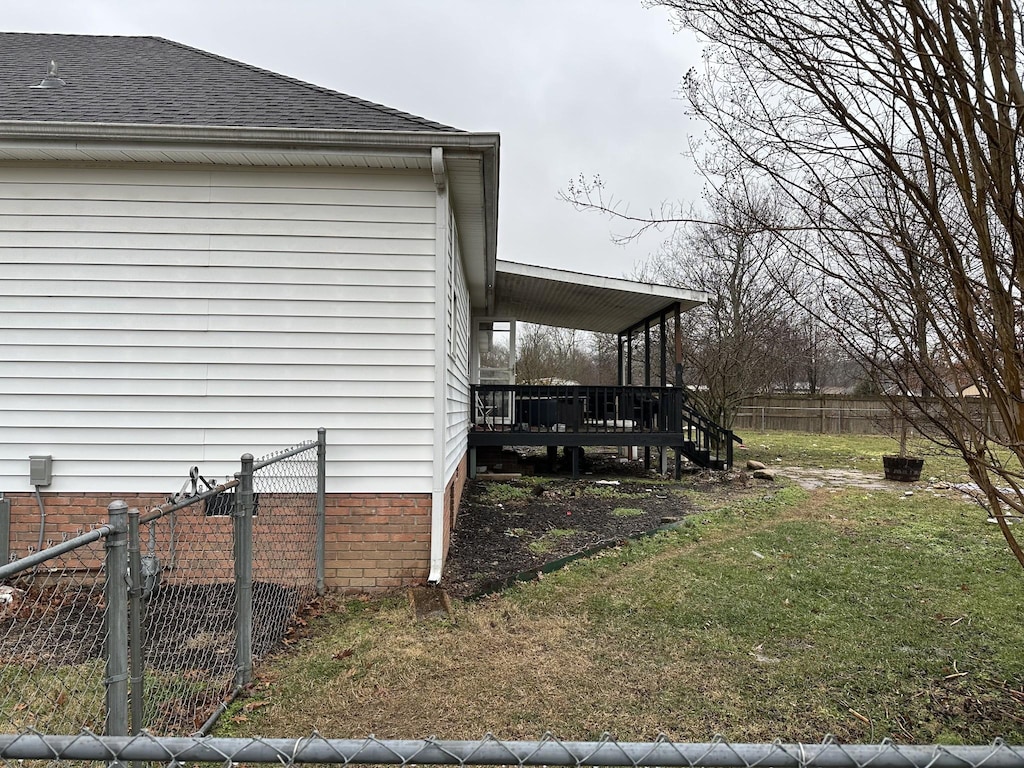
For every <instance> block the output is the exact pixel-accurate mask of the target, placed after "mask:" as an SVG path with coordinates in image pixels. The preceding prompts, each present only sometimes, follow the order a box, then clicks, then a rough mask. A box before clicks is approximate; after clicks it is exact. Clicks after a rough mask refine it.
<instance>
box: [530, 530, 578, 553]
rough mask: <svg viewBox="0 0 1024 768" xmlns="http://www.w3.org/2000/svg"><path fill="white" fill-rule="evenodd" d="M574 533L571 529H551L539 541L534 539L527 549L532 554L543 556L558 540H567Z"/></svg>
mask: <svg viewBox="0 0 1024 768" xmlns="http://www.w3.org/2000/svg"><path fill="white" fill-rule="evenodd" d="M575 533H576V531H575V530H574V529H572V528H552V529H551V530H550V531H547V532H545V533H544V535H543V536H541V537H540V538H539V539H534V540H533V541H531V542H530V543H529V544H527V548H528V549H529V550H530V551H531V552H533V553H534V554H537V555H543V554H544V553H545V552H550V551H551V550H552V549H554V548H555V546H556V545H557V542H558V540H559V539H564V538H568V537H569V536H572V535H573V534H575Z"/></svg>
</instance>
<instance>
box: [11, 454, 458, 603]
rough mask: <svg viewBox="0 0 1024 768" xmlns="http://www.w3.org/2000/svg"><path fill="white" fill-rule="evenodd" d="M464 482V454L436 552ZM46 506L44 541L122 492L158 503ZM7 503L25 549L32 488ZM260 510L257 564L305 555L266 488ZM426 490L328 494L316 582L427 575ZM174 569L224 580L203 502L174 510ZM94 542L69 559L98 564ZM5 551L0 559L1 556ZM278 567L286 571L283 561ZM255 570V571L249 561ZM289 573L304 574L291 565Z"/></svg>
mask: <svg viewBox="0 0 1024 768" xmlns="http://www.w3.org/2000/svg"><path fill="white" fill-rule="evenodd" d="M465 482H466V459H465V458H463V460H462V462H460V464H459V467H458V468H457V470H456V472H455V475H454V476H453V478H452V480H451V481H450V482H449V483H448V487H447V488H446V490H445V496H444V554H445V556H447V553H448V546H449V542H450V539H451V532H452V530H453V529H454V526H455V521H456V518H457V515H458V507H459V502H460V500H461V498H462V490H463V487H464V486H465ZM42 496H43V502H44V505H45V507H46V531H45V536H44V542H43V546H44V548H45V547H47V546H52V545H53V544H57V543H60V542H61V541H63V540H65V539H68V538H72V537H74V536H78V535H80V534H82V533H85V532H87V531H89V530H91V529H92V528H95V527H96V526H98V525H103V524H104V523H106V522H107V506H108V505H109V504H110V503H111V502H112V501H114V500H116V499H122V500H123V501H125V502H126V503H127V504H128V506H129V507H136V508H138V509H139V510H141V511H142V512H143V513H145V511H146V510H148V509H150V508H152V507H155V506H158V505H160V504H162V503H163V502H165V501H166V497H165V496H158V495H153V494H138V493H134V494H133V493H127V494H113V493H111V494H55V493H43V494H42ZM6 498H8V499H9V500H10V501H11V528H10V541H11V545H10V546H11V553H13V554H14V555H16V556H17V557H24V556H25V555H28V554H30V553H31V552H33V551H35V550H36V548H37V545H38V543H39V507H38V505H37V504H36V499H35V496H34V495H33V494H32V493H8V494H6ZM260 512H261V513H262V514H258V515H257V517H256V519H255V520H254V521H253V531H254V535H255V540H254V551H255V554H256V558H257V563H259V562H260V560H261V559H263V558H266V559H270V560H274V561H275V565H276V566H277V567H278V569H277V570H276V571H275V572H277V573H280V565H281V564H282V563H287V562H296V563H298V562H299V561H303V563H305V562H307V561H308V559H309V558H308V555H309V549H310V546H311V545H310V543H309V542H310V540H309V539H308V537H307V535H306V532H305V531H301V532H300V531H299V530H298V529H297V528H295V527H294V526H295V519H294V515H293V516H291V518H290V519H289V520H288V522H287V524H286V523H284V522H283V521H282V520H281V518H280V517H278V516H277V515H274V514H273V499H272V497H271V496H269V495H265V496H264V498H262V499H261V501H260ZM430 513H431V495H430V494H429V493H421V494H417V493H397V494H396V493H350V494H328V495H327V497H326V500H325V521H324V522H325V524H324V528H325V545H324V550H325V563H324V583H325V586H326V587H327V588H328V589H335V590H340V591H344V592H379V591H384V590H388V589H394V588H397V587H402V586H407V585H410V584H421V583H423V582H424V581H426V578H427V575H428V572H429V567H430ZM156 531H157V533H156V543H157V546H156V552H157V554H158V555H159V556H160V558H161V562H162V563H164V564H165V565H166V564H167V563H168V562H169V559H170V558H169V555H168V552H169V541H170V526H169V521H168V520H166V519H164V520H161V521H160V522H159V523H157V526H156ZM174 539H175V550H174V566H175V567H174V569H173V572H172V571H168V572H167V573H166V574H165V576H164V578H165V580H166V581H167V582H168V583H170V582H173V581H176V580H183V581H189V582H192V583H209V582H215V581H225V580H230V579H231V578H232V564H231V549H232V544H231V519H230V518H229V517H206V516H205V515H204V514H203V513H202V510H200V509H198V508H197V509H196V510H191V509H190V510H187V511H185V512H183V513H181V514H180V515H179V516H178V520H177V521H176V527H175V534H174ZM147 543H148V530H144V531H143V532H142V549H143V551H144V552H145V550H146V548H147ZM102 551H103V550H102V544H99V545H94V546H93V547H92V549H91V550H90V552H89V553H82V555H83V556H84V557H85V558H86V559H85V560H82V561H81V562H79V563H78V565H82V566H87V567H90V568H92V567H98V566H99V564H100V563H99V559H100V558H101V557H102ZM5 555H6V553H0V558H3V560H4V561H6V557H5ZM286 572H287V569H286ZM254 575H255V577H256V578H257V579H259V568H258V567H257V569H256V572H255V574H254ZM294 578H295V579H296V580H297V581H298V580H300V579H306V578H308V573H307V572H306V571H305V570H302V569H300V568H296V569H295V574H294Z"/></svg>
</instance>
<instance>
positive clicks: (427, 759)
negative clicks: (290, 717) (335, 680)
mask: <svg viewBox="0 0 1024 768" xmlns="http://www.w3.org/2000/svg"><path fill="white" fill-rule="evenodd" d="M0 759H3V760H23V759H51V760H52V759H58V760H104V761H108V760H111V759H117V760H119V761H121V762H127V761H134V760H138V761H160V762H173V763H177V764H181V763H185V762H216V763H221V764H223V765H231V764H234V763H240V762H250V763H275V764H278V765H282V764H283V765H293V764H305V763H314V764H316V763H340V764H344V765H350V764H371V763H376V764H400V765H409V764H420V765H424V764H435V765H460V766H465V765H519V766H526V765H531V766H532V765H565V766H575V767H577V768H578V767H579V766H584V765H586V766H632V767H633V768H639V767H640V766H644V767H646V766H685V767H686V768H693V767H694V766H704V767H705V768H753V767H754V766H757V768H805V767H806V768H811V767H813V768H866V767H867V766H868V765H870V766H871V768H978V767H979V766H981V765H984V766H985V768H1021V766H1024V747H1021V746H1012V745H1008V744H1005V743H1004V742H1002V741H1001V740H996V741H995V742H993V743H992V744H989V745H987V746H938V745H925V746H918V745H909V746H908V745H899V744H894V743H892V742H888V741H885V742H882V743H881V744H852V745H842V744H838V743H836V742H835V741H833V740H831V739H826V740H825V741H824V742H822V743H820V744H799V743H792V744H785V743H781V742H776V743H772V744H730V743H729V742H727V741H725V740H723V739H719V740H715V741H712V742H707V743H683V742H672V741H669V740H668V739H665V738H659V739H658V740H656V741H653V742H619V741H616V740H614V739H612V738H611V737H605V738H603V739H602V740H600V741H584V742H571V741H561V740H560V739H557V738H555V737H554V736H550V735H548V736H545V737H544V738H543V739H541V740H540V741H501V740H499V739H497V738H495V737H493V736H490V735H488V736H485V737H484V738H483V739H481V740H479V741H443V740H438V739H433V738H430V739H420V740H393V741H388V740H383V739H377V738H375V737H373V736H370V737H368V738H365V739H326V738H323V737H321V736H320V735H318V734H315V733H314V734H313V735H312V736H309V737H304V738H299V739H266V738H219V737H218V738H214V737H199V736H191V737H156V736H152V735H150V734H148V733H145V732H143V733H142V734H139V735H137V736H98V735H96V734H94V733H92V732H89V731H86V732H83V733H80V734H78V735H75V736H46V735H43V734H40V733H38V732H35V731H27V732H22V733H18V734H4V735H0Z"/></svg>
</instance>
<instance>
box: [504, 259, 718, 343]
mask: <svg viewBox="0 0 1024 768" xmlns="http://www.w3.org/2000/svg"><path fill="white" fill-rule="evenodd" d="M707 298H708V295H707V294H706V293H704V292H703V291H689V290H685V289H683V288H672V287H670V286H667V285H657V284H655V283H642V282H638V281H635V280H625V279H623V278H615V277H599V276H597V275H586V274H583V273H581V272H568V271H566V270H561V269H551V268H549V267H535V266H532V265H530V264H518V263H516V262H513V261H501V260H499V261H498V266H497V272H496V274H495V289H494V316H495V317H509V318H514V319H515V320H517V321H521V322H527V323H537V324H539V325H553V326H557V327H560V328H578V329H580V330H585V331H596V332H598V333H619V332H622V331H624V330H626V329H628V328H632V327H633V326H635V325H637V324H638V323H642V322H643V321H644V320H645V319H646V318H649V317H652V316H655V315H658V314H659V313H661V312H663V311H665V310H667V309H669V308H671V307H674V306H675V305H676V304H677V303H678V304H679V306H680V309H681V310H682V311H684V312H685V311H687V310H690V309H693V308H694V307H696V306H698V305H699V304H703V303H704V302H706V301H707Z"/></svg>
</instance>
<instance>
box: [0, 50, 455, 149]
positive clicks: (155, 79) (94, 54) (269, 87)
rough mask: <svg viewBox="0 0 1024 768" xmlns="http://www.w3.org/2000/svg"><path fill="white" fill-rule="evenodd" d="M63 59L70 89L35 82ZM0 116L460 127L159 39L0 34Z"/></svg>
mask: <svg viewBox="0 0 1024 768" xmlns="http://www.w3.org/2000/svg"><path fill="white" fill-rule="evenodd" d="M51 60H53V61H56V63H57V66H58V67H59V76H60V78H61V79H62V80H64V81H65V82H66V83H67V86H66V87H64V88H52V89H45V88H31V87H29V86H33V85H38V83H39V82H40V80H42V79H43V77H44V76H45V75H46V72H47V67H48V65H49V63H50V61H51ZM0 120H28V121H59V122H73V123H77V122H86V123H134V124H145V125H149V124H157V125H207V126H235V127H244V128H319V129H346V130H368V131H445V132H461V131H458V129H456V128H452V127H450V126H447V125H442V124H440V123H435V122H433V121H431V120H426V119H425V118H422V117H416V116H415V115H410V114H407V113H405V112H400V111H398V110H395V109H391V108H390V107H385V106H382V105H380V104H374V103H373V102H369V101H364V100H363V99H358V98H355V97H353V96H348V95H346V94H344V93H338V92H337V91H331V90H328V89H326V88H321V87H320V86H317V85H312V84H310V83H304V82H302V81H301V80H295V79H293V78H290V77H286V76H284V75H279V74H277V73H274V72H269V71H267V70H264V69H259V68H258V67H253V66H250V65H249V64H243V63H241V62H237V61H232V60H231V59H226V58H224V57H222V56H217V55H215V54H212V53H207V52H206V51H201V50H199V49H197V48H191V47H189V46H187V45H182V44H181V43H176V42H174V41H171V40H164V39H163V38H159V37H112V36H111V37H106V36H92V35H52V34H33V33H21V32H4V33H0Z"/></svg>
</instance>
